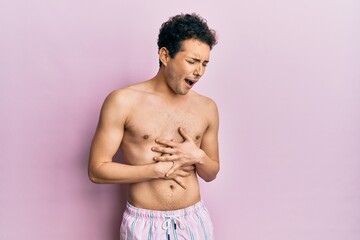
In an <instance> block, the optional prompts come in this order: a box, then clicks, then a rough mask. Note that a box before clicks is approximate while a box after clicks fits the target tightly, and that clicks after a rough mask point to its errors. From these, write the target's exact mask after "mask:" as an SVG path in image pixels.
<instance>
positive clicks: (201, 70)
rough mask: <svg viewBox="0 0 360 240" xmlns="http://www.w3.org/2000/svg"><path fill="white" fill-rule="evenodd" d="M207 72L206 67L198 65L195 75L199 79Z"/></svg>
mask: <svg viewBox="0 0 360 240" xmlns="http://www.w3.org/2000/svg"><path fill="white" fill-rule="evenodd" d="M204 72H205V67H204V66H203V65H202V64H201V63H198V64H197V66H196V68H195V70H194V75H195V76H197V77H201V76H202V75H203V74H204Z"/></svg>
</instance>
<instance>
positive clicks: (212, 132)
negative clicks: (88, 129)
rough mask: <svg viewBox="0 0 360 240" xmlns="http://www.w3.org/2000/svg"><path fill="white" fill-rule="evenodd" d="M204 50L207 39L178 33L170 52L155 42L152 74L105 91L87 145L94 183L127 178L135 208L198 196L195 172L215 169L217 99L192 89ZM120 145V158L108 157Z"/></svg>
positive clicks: (209, 173) (209, 176) (178, 204)
mask: <svg viewBox="0 0 360 240" xmlns="http://www.w3.org/2000/svg"><path fill="white" fill-rule="evenodd" d="M209 57H210V48H209V46H208V45H207V44H205V43H203V42H201V41H198V40H196V39H189V40H185V41H184V42H183V44H182V47H181V50H180V51H179V52H178V53H177V54H176V55H175V57H174V58H171V57H170V56H169V54H168V51H167V49H166V48H162V49H160V51H159V58H160V61H161V62H162V66H161V67H160V70H159V72H158V73H157V75H156V76H155V77H154V78H152V79H150V80H148V81H145V82H141V83H138V84H135V85H131V86H129V87H126V88H123V89H119V90H116V91H114V92H112V93H111V94H110V95H109V96H108V97H107V99H106V100H105V102H104V105H103V107H102V110H101V114H100V119H99V124H98V127H97V129H96V132H95V136H94V138H93V142H92V146H91V152H90V160H89V176H90V179H91V180H92V181H93V182H95V183H129V191H128V201H129V202H130V203H131V204H132V205H134V206H136V207H140V208H146V209H153V210H174V209H180V208H185V207H188V206H191V205H193V204H195V203H196V202H198V201H199V200H200V198H201V197H200V189H199V183H198V179H197V175H199V176H200V177H201V178H203V179H204V180H205V181H212V180H213V179H215V177H216V175H217V173H218V171H219V153H218V112H217V108H216V105H215V103H214V102H213V101H212V100H211V99H209V98H207V97H204V96H201V95H199V94H197V93H196V92H194V91H193V90H191V88H192V86H193V85H194V84H195V82H196V81H198V80H199V79H200V77H201V76H202V75H203V73H204V71H205V68H206V64H207V63H208V62H209ZM190 81H192V82H193V83H191V82H190ZM119 148H120V150H121V151H122V153H123V156H124V158H125V161H126V162H125V163H124V164H120V163H115V162H112V158H113V156H114V154H115V153H116V152H117V150H118V149H119Z"/></svg>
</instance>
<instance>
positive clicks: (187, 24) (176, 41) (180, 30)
mask: <svg viewBox="0 0 360 240" xmlns="http://www.w3.org/2000/svg"><path fill="white" fill-rule="evenodd" d="M188 39H196V40H199V41H201V42H203V43H206V44H207V45H208V46H209V47H210V49H212V47H213V46H214V45H215V44H216V43H217V41H216V37H215V31H214V30H212V29H210V28H209V27H208V25H207V23H206V20H205V19H203V18H201V17H200V16H199V15H197V14H195V13H193V14H179V15H176V16H173V17H171V18H170V19H169V20H168V21H167V22H164V23H163V24H162V25H161V28H160V32H159V37H158V47H159V50H160V49H161V48H166V49H167V51H168V52H169V55H170V57H171V58H174V56H175V55H176V54H177V53H178V52H179V51H180V49H181V47H182V43H183V41H184V40H188ZM159 64H160V67H161V65H162V62H161V61H160V62H159Z"/></svg>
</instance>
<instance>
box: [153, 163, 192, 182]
mask: <svg viewBox="0 0 360 240" xmlns="http://www.w3.org/2000/svg"><path fill="white" fill-rule="evenodd" d="M173 165H174V162H157V163H155V166H156V167H155V171H156V172H157V173H158V174H159V176H160V178H163V179H168V180H174V181H175V182H176V183H177V184H179V185H180V186H181V187H182V188H184V189H186V186H185V185H184V183H183V181H182V178H183V177H188V176H190V172H192V171H194V169H195V166H193V165H191V166H185V167H182V168H180V169H177V170H175V171H174V172H173V173H172V174H171V175H168V176H166V173H168V172H169V170H170V169H171V168H172V167H173Z"/></svg>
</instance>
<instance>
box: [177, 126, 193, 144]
mask: <svg viewBox="0 0 360 240" xmlns="http://www.w3.org/2000/svg"><path fill="white" fill-rule="evenodd" d="M179 133H180V135H181V136H182V137H183V138H184V140H185V141H186V140H191V137H190V135H189V134H188V133H187V132H186V131H185V129H184V128H182V127H179Z"/></svg>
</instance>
